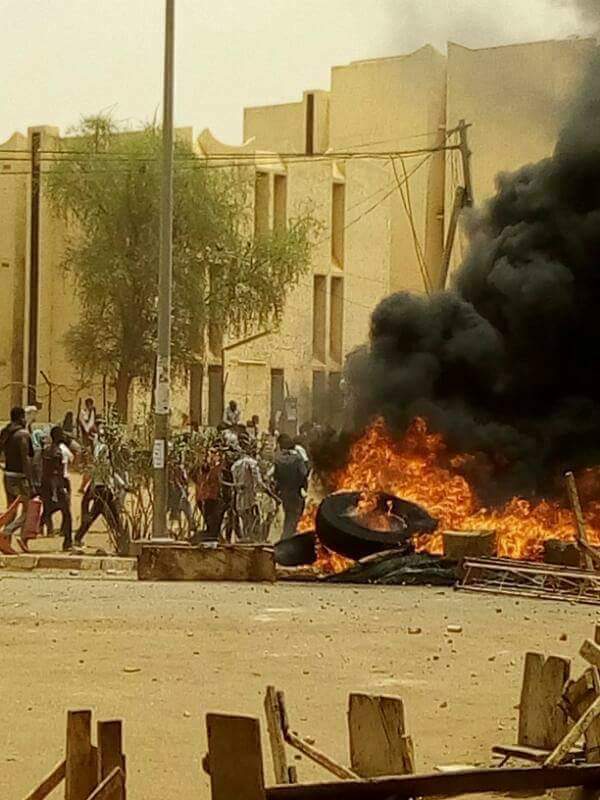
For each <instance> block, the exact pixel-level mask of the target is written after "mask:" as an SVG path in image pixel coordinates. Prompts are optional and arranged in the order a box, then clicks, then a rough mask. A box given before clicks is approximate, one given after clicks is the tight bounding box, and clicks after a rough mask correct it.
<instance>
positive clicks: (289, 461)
mask: <svg viewBox="0 0 600 800" xmlns="http://www.w3.org/2000/svg"><path fill="white" fill-rule="evenodd" d="M277 446H278V452H277V453H276V454H275V470H274V474H273V478H274V481H275V491H276V492H277V494H278V496H279V498H280V499H281V502H282V505H283V511H284V514H285V518H284V523H283V538H284V539H288V538H289V537H290V536H293V535H294V534H295V533H296V528H297V526H298V522H299V521H300V517H301V516H302V512H303V511H304V494H303V493H304V492H305V491H306V488H307V485H308V467H307V465H306V463H305V461H304V459H303V458H302V456H301V455H300V454H299V453H298V451H297V450H295V449H294V442H293V441H292V439H291V437H290V436H288V435H287V434H285V433H282V434H281V436H280V437H279V439H278V440H277Z"/></svg>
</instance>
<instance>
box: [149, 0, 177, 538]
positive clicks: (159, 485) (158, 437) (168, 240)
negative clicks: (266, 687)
mask: <svg viewBox="0 0 600 800" xmlns="http://www.w3.org/2000/svg"><path fill="white" fill-rule="evenodd" d="M174 34H175V0H166V13H165V64H164V86H163V124H162V181H161V193H160V253H159V265H158V349H157V363H156V391H155V408H154V449H153V459H152V460H153V467H154V517H153V520H152V529H153V535H154V537H155V538H159V537H162V536H164V535H165V532H166V529H167V497H168V474H167V455H168V441H169V412H170V407H171V283H172V269H173V74H174V55H175V53H174V50H175V47H174V43H175V36H174Z"/></svg>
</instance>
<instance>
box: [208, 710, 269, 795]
mask: <svg viewBox="0 0 600 800" xmlns="http://www.w3.org/2000/svg"><path fill="white" fill-rule="evenodd" d="M206 729H207V733H208V754H209V757H208V761H209V770H210V786H211V798H212V800H233V798H235V800H264V798H265V779H264V773H263V757H262V748H261V743H260V723H259V721H258V720H257V719H253V718H252V717H236V716H228V715H225V714H207V715H206Z"/></svg>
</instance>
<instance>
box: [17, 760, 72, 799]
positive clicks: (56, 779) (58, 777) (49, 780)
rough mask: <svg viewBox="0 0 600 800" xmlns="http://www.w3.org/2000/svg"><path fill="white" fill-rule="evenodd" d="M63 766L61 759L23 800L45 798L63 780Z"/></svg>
mask: <svg viewBox="0 0 600 800" xmlns="http://www.w3.org/2000/svg"><path fill="white" fill-rule="evenodd" d="M65 766H66V762H65V761H61V762H60V764H57V766H56V767H55V768H54V769H53V770H52V772H51V773H50V775H48V776H47V777H46V778H44V780H43V781H42V782H41V783H40V785H39V786H38V787H37V788H36V789H34V790H33V792H30V793H29V794H28V795H27V797H26V798H25V800H46V797H48V795H49V794H51V793H52V792H53V791H54V790H55V789H56V788H57V786H60V784H61V783H62V781H64V779H65Z"/></svg>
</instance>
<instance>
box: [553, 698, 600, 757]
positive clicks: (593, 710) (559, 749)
mask: <svg viewBox="0 0 600 800" xmlns="http://www.w3.org/2000/svg"><path fill="white" fill-rule="evenodd" d="M599 716H600V697H597V698H596V699H595V700H594V702H593V703H592V704H591V706H589V708H588V709H587V710H586V711H585V713H584V714H583V715H582V716H581V717H580V718H579V719H578V720H577V722H576V723H575V725H573V727H572V728H571V730H570V731H568V733H567V734H566V736H565V737H564V738H563V740H562V741H561V742H559V743H558V744H557V746H556V747H555V749H554V750H553V751H552V753H550V755H549V756H548V758H547V759H546V761H545V762H544V764H545V766H547V767H554V766H556V765H557V764H561V763H562V762H563V761H564V759H565V758H566V756H567V754H568V753H569V751H570V750H571V748H572V747H574V746H575V745H576V744H577V740H578V739H579V737H580V736H581V735H582V734H584V733H585V732H586V731H587V729H588V728H589V726H590V724H591V723H592V722H593V721H594V720H595V719H597V718H598V717H599Z"/></svg>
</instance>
